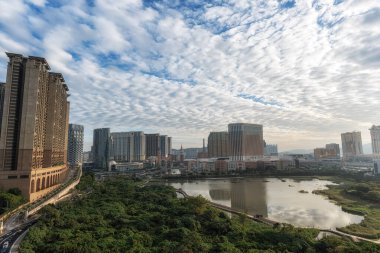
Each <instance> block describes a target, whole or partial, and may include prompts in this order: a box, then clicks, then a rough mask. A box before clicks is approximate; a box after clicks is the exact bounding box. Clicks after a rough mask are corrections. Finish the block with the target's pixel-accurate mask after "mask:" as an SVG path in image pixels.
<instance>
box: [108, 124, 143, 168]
mask: <svg viewBox="0 0 380 253" xmlns="http://www.w3.org/2000/svg"><path fill="white" fill-rule="evenodd" d="M145 142H146V140H145V135H144V132H119V133H111V138H110V160H114V161H116V162H118V163H121V162H139V161H144V160H145V152H146V147H145V145H146V143H145Z"/></svg>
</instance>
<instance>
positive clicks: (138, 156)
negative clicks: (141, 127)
mask: <svg viewBox="0 0 380 253" xmlns="http://www.w3.org/2000/svg"><path fill="white" fill-rule="evenodd" d="M128 133H129V135H130V138H131V142H132V159H131V162H139V161H144V160H145V134H144V132H141V131H140V132H128Z"/></svg>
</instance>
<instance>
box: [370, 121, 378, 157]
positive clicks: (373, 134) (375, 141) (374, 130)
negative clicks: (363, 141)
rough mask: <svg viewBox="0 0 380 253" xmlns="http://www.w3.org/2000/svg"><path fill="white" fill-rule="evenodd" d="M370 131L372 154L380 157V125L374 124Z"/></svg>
mask: <svg viewBox="0 0 380 253" xmlns="http://www.w3.org/2000/svg"><path fill="white" fill-rule="evenodd" d="M369 131H370V133H371V143H372V154H373V155H374V156H376V157H380V126H375V125H373V126H372V127H371V128H370V129H369Z"/></svg>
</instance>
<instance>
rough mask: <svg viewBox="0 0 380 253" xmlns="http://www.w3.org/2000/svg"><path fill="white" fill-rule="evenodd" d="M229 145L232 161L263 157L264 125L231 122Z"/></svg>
mask: <svg viewBox="0 0 380 253" xmlns="http://www.w3.org/2000/svg"><path fill="white" fill-rule="evenodd" d="M228 147H229V156H230V159H231V160H232V161H242V160H246V159H251V158H258V157H262V156H263V155H264V140H263V126H262V125H257V124H247V123H234V124H229V125H228Z"/></svg>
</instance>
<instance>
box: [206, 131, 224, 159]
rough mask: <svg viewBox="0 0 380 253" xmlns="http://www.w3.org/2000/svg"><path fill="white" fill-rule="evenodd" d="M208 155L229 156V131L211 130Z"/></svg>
mask: <svg viewBox="0 0 380 253" xmlns="http://www.w3.org/2000/svg"><path fill="white" fill-rule="evenodd" d="M207 150H208V157H227V156H228V132H210V134H209V135H208V143H207Z"/></svg>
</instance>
